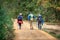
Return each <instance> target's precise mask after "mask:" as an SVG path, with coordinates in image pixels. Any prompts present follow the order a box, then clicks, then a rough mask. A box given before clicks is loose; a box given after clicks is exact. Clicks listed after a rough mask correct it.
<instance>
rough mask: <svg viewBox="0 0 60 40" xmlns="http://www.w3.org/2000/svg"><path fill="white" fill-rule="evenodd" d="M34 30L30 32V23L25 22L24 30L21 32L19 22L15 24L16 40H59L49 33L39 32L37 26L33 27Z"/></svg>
mask: <svg viewBox="0 0 60 40" xmlns="http://www.w3.org/2000/svg"><path fill="white" fill-rule="evenodd" d="M33 27H34V30H30V26H29V23H28V22H27V21H24V23H23V24H22V29H21V30H19V28H18V24H17V20H15V22H14V29H15V38H14V40H57V39H56V38H54V37H52V36H51V35H49V34H48V33H46V32H44V31H42V30H38V29H37V27H36V26H35V25H33Z"/></svg>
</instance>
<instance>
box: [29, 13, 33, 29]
mask: <svg viewBox="0 0 60 40" xmlns="http://www.w3.org/2000/svg"><path fill="white" fill-rule="evenodd" d="M33 20H34V15H33V14H32V13H31V12H30V13H29V15H28V21H29V22H30V29H33V26H32V24H33Z"/></svg>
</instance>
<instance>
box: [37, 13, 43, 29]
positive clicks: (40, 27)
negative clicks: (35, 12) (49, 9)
mask: <svg viewBox="0 0 60 40" xmlns="http://www.w3.org/2000/svg"><path fill="white" fill-rule="evenodd" d="M37 22H38V29H42V25H43V23H44V21H43V18H42V15H40V14H39V16H38V17H37Z"/></svg>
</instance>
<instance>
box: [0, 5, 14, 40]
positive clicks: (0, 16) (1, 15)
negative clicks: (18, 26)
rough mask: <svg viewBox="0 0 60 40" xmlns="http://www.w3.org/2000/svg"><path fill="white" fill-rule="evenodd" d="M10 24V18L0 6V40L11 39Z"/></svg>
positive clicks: (11, 29) (11, 30)
mask: <svg viewBox="0 0 60 40" xmlns="http://www.w3.org/2000/svg"><path fill="white" fill-rule="evenodd" d="M12 24H13V23H12V21H11V17H10V16H9V14H8V13H7V12H6V11H5V9H4V8H2V7H1V6H0V40H11V39H13V36H14V34H13V26H12Z"/></svg>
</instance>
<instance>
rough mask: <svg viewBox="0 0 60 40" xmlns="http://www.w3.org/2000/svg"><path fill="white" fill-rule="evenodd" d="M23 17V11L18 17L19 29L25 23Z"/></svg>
mask: <svg viewBox="0 0 60 40" xmlns="http://www.w3.org/2000/svg"><path fill="white" fill-rule="evenodd" d="M22 19H23V16H22V13H20V14H19V16H18V18H17V21H18V25H19V29H21V24H22V23H23V20H22Z"/></svg>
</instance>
